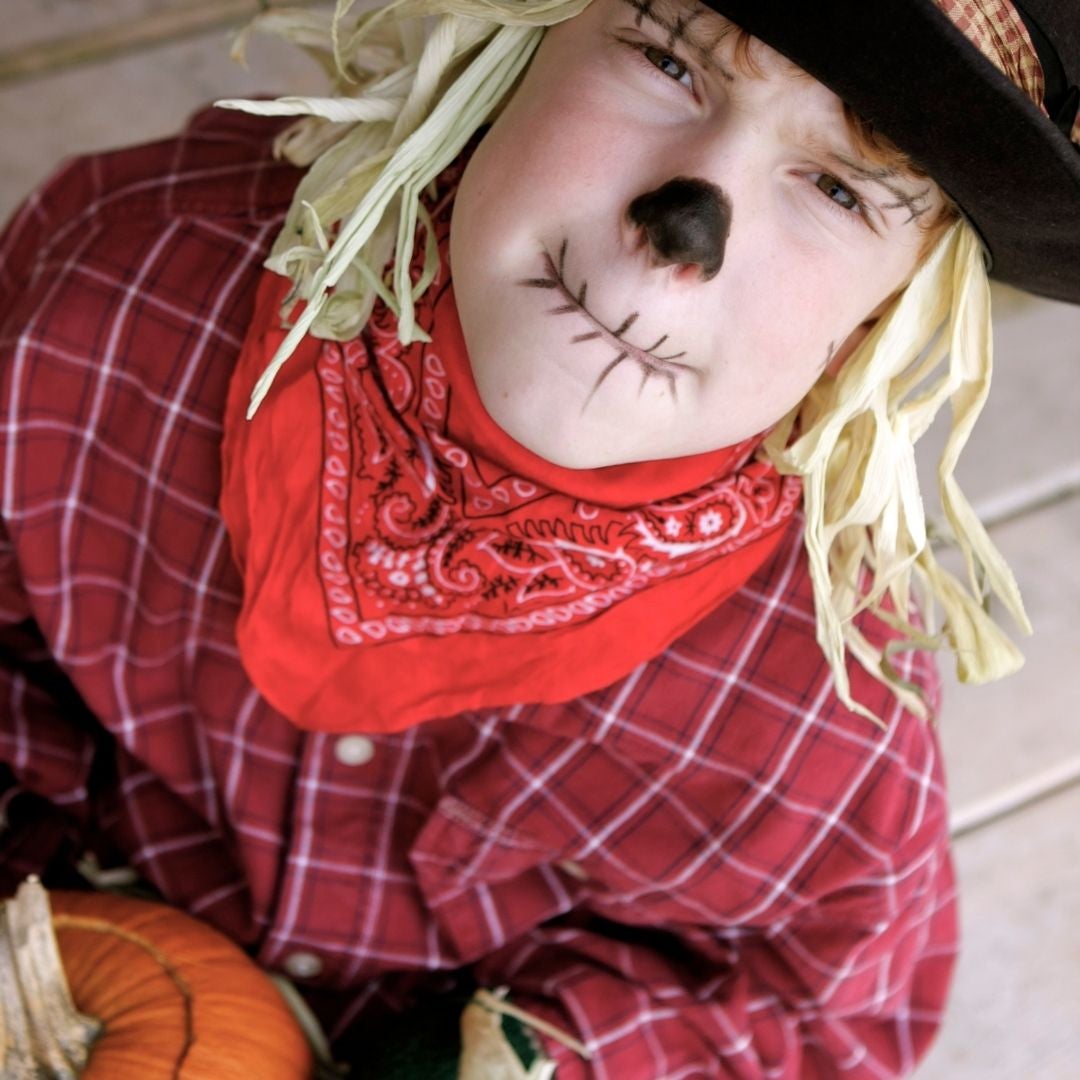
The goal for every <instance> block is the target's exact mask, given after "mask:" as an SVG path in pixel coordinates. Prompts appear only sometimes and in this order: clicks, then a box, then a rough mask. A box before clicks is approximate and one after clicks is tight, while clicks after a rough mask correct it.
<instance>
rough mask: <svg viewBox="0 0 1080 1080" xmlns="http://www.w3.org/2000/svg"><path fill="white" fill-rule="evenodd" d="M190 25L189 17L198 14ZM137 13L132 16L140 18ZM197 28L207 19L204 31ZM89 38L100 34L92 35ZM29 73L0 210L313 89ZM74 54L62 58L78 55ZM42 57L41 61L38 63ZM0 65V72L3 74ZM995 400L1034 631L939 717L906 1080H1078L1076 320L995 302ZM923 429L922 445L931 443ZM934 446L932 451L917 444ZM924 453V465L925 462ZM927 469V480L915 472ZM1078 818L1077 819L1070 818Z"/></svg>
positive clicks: (150, 70) (79, 13) (991, 452)
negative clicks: (922, 1052) (926, 979)
mask: <svg viewBox="0 0 1080 1080" xmlns="http://www.w3.org/2000/svg"><path fill="white" fill-rule="evenodd" d="M245 3H246V4H247V7H249V8H250V9H252V10H254V9H255V8H256V6H257V4H256V0H250V2H247V0H235V2H229V3H226V2H225V0H220V2H218V3H215V4H207V3H205V2H200V0H94V2H93V3H90V2H88V0H4V15H5V20H4V21H5V31H4V37H3V46H2V49H3V50H4V51H5V52H8V51H10V50H16V49H18V50H22V54H23V55H29V54H30V52H29V51H30V50H32V49H35V48H36V47H37V46H40V45H41V44H42V43H50V42H55V41H57V40H58V39H61V38H66V37H69V36H73V35H74V36H76V37H79V40H80V41H81V42H82V43H83V44H84V45H86V46H88V47H91V48H93V47H97V46H99V45H100V44H101V43H102V41H103V40H104V42H105V43H106V44H107V43H108V37H109V35H110V34H112V33H114V32H115V31H116V30H117V28H123V27H128V28H130V26H132V25H139V26H143V25H147V23H146V20H150V25H151V27H153V25H155V24H154V23H153V20H154V19H155V18H157V17H160V16H161V15H162V14H164V15H165V16H167V17H171V16H175V15H176V13H177V10H178V9H183V8H186V9H189V10H188V11H186V12H182V14H185V15H186V16H191V18H189V19H188V22H189V23H190V22H192V21H193V20H197V19H198V18H200V17H203V16H206V15H207V13H209V15H210V16H211V17H213V18H218V17H219V16H220V15H221V13H222V11H226V10H238V9H240V8H242V7H244V5H245ZM200 13H201V14H200ZM140 20H142V21H141V22H140ZM204 25H205V23H204ZM101 35H104V38H103V37H102V36H101ZM161 35H162V36H163V40H162V41H161V42H160V43H158V44H149V43H143V44H142V45H140V46H139V47H138V48H137V49H136V50H135V51H132V52H128V53H126V54H123V55H113V56H111V57H109V58H107V59H102V60H99V61H98V62H95V63H89V64H86V63H81V64H75V63H70V62H69V60H65V59H63V58H62V57H60V58H59V60H58V61H57V62H59V63H60V64H61V65H62V66H60V67H58V68H56V69H54V70H52V71H51V72H49V73H47V74H43V75H39V76H38V77H35V78H33V79H24V80H22V81H8V82H6V83H4V82H0V133H2V141H3V146H4V153H3V155H2V157H0V217H6V216H7V215H8V214H9V213H10V211H11V210H12V209H13V208H14V206H15V204H16V203H17V201H18V199H19V198H20V197H21V196H22V195H23V194H24V193H25V192H26V191H28V190H29V189H30V188H31V187H32V186H33V185H34V184H35V183H37V182H38V181H40V180H41V179H42V178H44V177H45V176H46V175H47V174H48V173H49V172H50V171H51V169H52V168H53V166H54V165H55V164H56V163H57V162H58V161H59V160H60V159H61V158H62V157H64V156H65V155H68V154H72V153H76V152H79V151H84V150H90V149H97V148H101V147H106V146H113V145H119V144H123V143H131V142H137V141H142V140H146V139H150V138H154V137H156V136H160V135H164V134H167V133H169V132H170V131H172V130H174V129H175V128H176V127H177V126H178V125H179V124H180V122H181V121H182V120H183V118H184V116H185V115H186V114H187V113H189V112H190V111H191V110H193V109H194V108H196V107H197V106H199V105H202V104H203V103H205V102H207V101H208V100H210V99H212V98H214V97H217V96H222V95H244V94H253V93H261V94H266V93H274V92H285V91H288V92H293V93H297V92H299V93H303V92H318V91H319V90H320V89H321V88H322V84H321V79H320V77H319V75H318V73H317V71H316V69H315V67H314V65H313V64H312V63H311V62H310V61H308V60H307V58H305V57H303V56H302V55H298V54H293V53H292V52H291V51H290V50H289V49H287V48H285V47H282V46H276V45H274V44H272V43H270V44H268V43H259V44H257V45H255V46H254V47H253V49H252V55H251V70H252V74H245V73H244V72H243V71H241V70H240V69H238V68H236V67H235V66H234V65H232V64H231V63H230V61H229V60H228V58H227V55H226V53H227V49H226V47H225V45H226V40H227V35H226V34H225V32H224V31H222V30H221V29H220V28H214V29H211V30H207V31H205V32H202V33H196V34H191V33H190V32H189V30H185V29H184V28H183V27H182V26H180V25H179V24H178V23H177V22H176V20H175V19H174V20H173V22H172V24H169V22H168V20H166V22H164V23H162V24H161ZM76 51H77V50H76ZM38 55H43V56H44V57H45V60H46V62H48V61H49V57H50V55H51V56H52V57H53V59H54V60H56V59H57V54H56V53H55V51H52V52H50V50H48V49H46V50H44V51H42V52H39V54H38ZM3 72H4V69H3V67H2V58H0V78H2V77H3ZM995 304H996V306H995V311H996V312H997V315H996V319H997V342H998V344H997V350H998V366H997V375H996V379H995V390H994V394H993V395H992V401H991V404H990V405H989V406H988V408H987V411H986V414H985V416H984V419H983V421H982V423H981V426H980V428H979V430H978V431H977V433H976V435H975V436H974V438H973V440H972V443H971V445H970V447H969V449H968V451H967V453H966V460H965V462H964V464H963V468H962V469H961V470H960V477H961V481H962V483H963V484H964V485H965V488H966V490H967V492H968V493H969V495H970V496H971V498H972V499H973V500H974V501H975V503H976V504H977V506H978V507H979V508H980V509H981V510H982V512H983V513H984V514H985V515H986V516H987V517H988V518H989V519H990V520H991V521H998V522H1000V523H999V524H997V525H995V526H994V527H993V529H992V532H993V535H994V537H995V539H996V541H997V542H998V544H999V545H1000V547H1001V548H1002V550H1003V551H1004V553H1005V555H1006V557H1007V558H1008V559H1009V561H1010V563H1011V565H1012V566H1013V568H1014V570H1015V572H1016V575H1017V578H1018V579H1019V582H1020V585H1021V588H1022V590H1023V592H1024V595H1025V599H1026V602H1027V607H1028V612H1029V614H1030V616H1031V619H1032V622H1033V623H1034V624H1035V627H1036V634H1035V636H1034V638H1032V639H1030V640H1029V641H1027V642H1025V643H1024V650H1025V653H1026V655H1027V657H1028V662H1027V665H1026V667H1025V668H1024V670H1023V671H1022V672H1021V673H1020V674H1019V675H1017V676H1015V677H1013V678H1012V679H1010V680H1009V681H1007V682H1006V683H1003V684H998V685H995V686H992V687H985V688H979V689H972V688H961V687H959V686H955V685H952V684H950V686H949V692H948V695H947V699H946V708H945V713H944V717H943V720H942V724H941V730H942V738H943V741H944V745H945V754H946V758H947V763H948V767H949V774H950V785H951V791H952V798H953V819H954V822H955V827H956V832H957V836H956V855H957V862H958V868H959V873H960V882H961V898H962V906H963V916H964V939H965V943H964V953H963V958H962V960H961V963H960V967H959V972H958V976H957V980H956V986H955V991H954V994H953V997H952V1003H951V1009H950V1013H949V1017H948V1021H947V1023H946V1025H945V1028H944V1030H943V1032H942V1035H941V1037H940V1038H939V1040H938V1042H937V1044H936V1046H935V1048H934V1049H933V1051H932V1052H931V1054H930V1057H929V1059H928V1060H927V1062H926V1063H925V1064H924V1066H923V1067H922V1069H921V1070H920V1071H919V1076H920V1077H921V1078H923V1080H997V1078H1001V1080H1006V1078H1008V1080H1014V1078H1019V1080H1026V1078H1028V1077H1038V1078H1040V1080H1075V1078H1076V1077H1080V920H1078V919H1077V918H1076V917H1075V916H1076V914H1077V912H1080V829H1078V828H1077V826H1076V822H1077V821H1078V820H1080V722H1078V716H1077V714H1078V712H1080V708H1078V706H1080V620H1078V619H1077V613H1078V612H1080V558H1078V556H1080V424H1078V418H1080V308H1071V307H1067V306H1065V305H1061V304H1053V303H1050V302H1046V301H1039V300H1034V299H1029V298H1026V297H1023V296H1021V295H1019V294H1017V293H1014V292H1011V291H1009V290H999V291H998V293H997V295H996V298H995ZM933 434H934V433H931V436H930V437H929V439H930V441H931V442H932V438H933ZM928 450H929V451H931V452H932V450H933V446H930V447H929V448H928ZM924 456H925V457H926V458H927V460H929V459H930V457H931V456H932V454H931V453H930V452H928V453H927V454H926V455H924ZM927 475H929V474H927ZM1074 814H1075V815H1077V816H1076V817H1074V816H1073V815H1074Z"/></svg>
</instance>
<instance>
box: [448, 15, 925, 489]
mask: <svg viewBox="0 0 1080 1080" xmlns="http://www.w3.org/2000/svg"><path fill="white" fill-rule="evenodd" d="M646 6H647V7H648V8H649V9H650V10H651V11H652V12H654V13H655V18H653V17H642V15H641V12H640V10H639V8H640V7H646ZM695 9H700V11H699V12H698V14H696V15H695V17H694V18H693V20H692V22H691V24H690V26H691V30H692V32H693V35H694V38H695V42H690V41H688V40H686V37H687V35H686V34H682V35H679V39H678V40H674V41H673V40H672V34H671V28H672V27H673V25H674V20H675V19H676V18H677V17H678V14H679V13H680V12H684V13H686V14H689V13H691V12H693V11H694V10H695ZM731 29H732V27H731V25H730V24H729V23H728V22H727V21H726V20H724V19H723V18H722V17H721V16H719V15H717V14H716V13H715V12H713V11H711V10H710V9H708V8H704V7H703V6H701V5H699V4H697V3H696V0H666V2H664V0H661V2H654V3H653V4H651V5H638V6H634V5H633V4H631V3H629V2H628V0H594V2H593V3H592V4H591V5H590V6H589V7H588V8H587V9H586V10H585V11H584V12H583V13H582V14H581V15H579V16H578V17H577V18H575V19H572V20H570V21H568V22H565V23H562V24H560V25H558V26H556V27H554V28H552V29H551V30H549V31H548V32H547V34H546V35H545V38H544V40H543V42H542V43H541V46H540V48H539V50H538V52H537V54H536V56H535V58H534V60H533V61H532V64H531V66H530V68H529V70H528V72H527V73H526V75H525V78H524V80H523V82H522V83H521V85H520V86H519V88H518V89H517V91H516V92H515V94H514V96H513V98H512V99H511V100H510V102H509V103H508V105H507V107H506V108H505V110H504V111H503V113H502V114H501V115H500V117H499V119H498V120H497V121H496V123H495V124H494V126H493V127H492V129H491V130H490V131H489V132H488V134H487V135H486V136H485V137H484V139H483V141H482V142H481V143H480V146H479V148H478V149H477V151H476V153H475V154H474V156H473V158H472V160H471V161H470V163H469V165H468V167H467V169H466V171H465V175H464V178H463V180H462V183H461V187H460V189H459V191H458V195H457V202H456V205H455V208H454V217H453V222H452V229H451V264H452V271H453V278H454V287H455V291H456V296H457V302H458V307H459V310H460V314H461V322H462V328H463V330H464V334H465V340H466V344H467V346H468V350H469V357H470V361H471V364H472V368H473V372H474V375H475V378H476V382H477V385H478V388H479V391H480V395H481V398H482V399H483V401H484V404H485V406H486V408H487V410H488V411H489V413H490V414H491V416H492V417H493V419H494V420H495V421H496V422H497V423H498V424H499V425H500V426H501V427H502V428H503V429H504V430H505V431H507V432H508V433H509V434H510V435H511V436H513V437H514V438H515V439H517V440H518V441H519V442H520V443H522V444H523V445H525V446H526V447H528V448H529V449H530V450H532V451H534V452H535V453H538V454H540V455H542V456H543V457H545V458H547V459H549V460H551V461H553V462H555V463H557V464H560V465H565V466H568V467H571V468H590V467H597V466H603V465H612V464H618V463H623V462H631V461H642V460H649V459H663V458H672V457H678V456H682V455H686V454H694V453H701V452H704V451H708V450H714V449H718V448H720V447H723V446H729V445H732V444H734V443H736V442H738V441H740V440H741V439H743V438H746V437H747V436H750V435H753V434H756V433H758V432H761V431H764V430H765V429H767V428H768V427H769V426H771V425H772V424H774V423H775V422H776V421H777V420H779V419H780V418H781V417H782V416H784V415H785V414H786V413H787V412H788V410H789V409H790V408H791V407H792V406H794V405H795V404H797V403H798V401H799V400H800V399H801V398H802V397H803V396H804V395H805V394H806V392H807V390H808V389H809V388H810V387H811V386H812V385H813V383H814V381H815V380H816V379H817V377H818V375H819V373H820V372H821V370H822V368H823V367H824V365H825V363H826V362H827V359H831V360H832V363H833V364H834V365H835V364H836V363H838V362H840V361H841V360H842V359H843V358H844V356H845V355H847V354H848V353H850V351H851V349H852V348H853V347H854V345H855V344H856V343H857V341H858V340H859V339H861V336H863V335H864V334H865V328H864V327H863V325H862V324H864V323H865V321H866V320H867V319H868V318H869V317H870V316H871V315H872V313H874V312H875V310H876V309H878V308H879V307H881V306H882V305H883V303H884V302H885V301H886V300H887V299H888V298H889V297H890V296H892V295H893V294H894V293H895V292H896V290H897V289H898V288H900V287H901V286H902V285H903V284H904V283H905V282H906V281H907V280H908V278H909V277H910V275H911V274H912V272H913V271H914V269H915V267H916V264H917V261H918V257H919V252H920V248H921V245H922V241H923V234H922V232H921V231H920V230H919V228H918V227H917V223H916V222H915V220H914V219H913V211H912V208H913V206H917V208H918V209H919V210H920V211H923V210H925V211H927V212H929V213H933V212H935V211H936V210H937V208H938V207H939V206H940V205H941V203H942V200H943V196H942V195H941V192H940V190H939V189H938V188H937V187H936V185H933V184H932V183H928V182H927V181H920V180H918V179H916V178H915V177H913V176H909V175H906V174H904V173H897V174H895V175H892V176H890V177H889V178H888V179H887V180H886V181H882V180H881V179H880V178H879V179H878V180H875V179H872V178H871V177H870V176H869V175H868V171H869V170H872V168H873V166H872V165H871V164H870V163H868V162H865V161H864V160H862V159H861V158H860V157H859V154H858V151H857V150H856V148H855V146H854V144H853V142H852V139H851V136H850V134H849V132H848V126H847V121H846V120H845V118H844V113H843V106H842V104H841V101H840V99H839V98H838V97H837V96H836V95H835V94H833V93H832V91H830V90H828V89H826V87H824V86H823V85H821V84H820V83H818V82H816V81H815V80H814V79H812V78H810V77H809V76H808V75H806V74H805V73H803V72H801V71H799V70H798V69H797V68H794V67H793V66H792V65H791V64H790V63H789V62H788V61H787V60H785V59H784V58H782V57H781V56H779V55H778V54H777V53H775V52H773V51H772V50H771V49H768V48H767V47H765V46H763V45H761V44H760V43H755V50H754V59H755V61H756V64H757V66H758V67H759V68H760V72H761V74H760V77H758V76H752V75H746V74H742V73H741V72H740V71H738V70H736V65H735V64H734V61H733V58H732V52H733V50H734V36H733V35H731V34H730V33H728V31H730V30H731ZM702 40H704V41H705V42H707V43H708V46H709V51H708V52H707V53H706V52H705V51H704V50H703V49H702V48H699V47H698V44H697V42H700V41H702ZM679 177H682V178H689V179H691V180H694V181H702V182H704V183H705V184H706V185H710V186H714V187H715V188H718V189H720V191H722V193H723V196H724V197H726V200H727V202H728V204H729V207H730V219H731V220H730V233H729V235H727V238H726V246H725V248H724V251H723V260H722V263H721V265H720V267H719V269H718V270H717V272H716V273H715V275H714V276H712V277H709V276H708V275H707V274H705V275H703V274H702V272H701V266H700V265H697V264H695V263H692V262H691V263H688V262H684V261H680V258H679V257H676V258H675V260H674V261H673V262H671V261H667V260H664V259H661V258H659V257H658V255H657V253H656V251H655V250H654V247H653V245H652V244H650V243H648V242H646V234H645V232H644V231H643V229H642V228H641V227H640V225H636V224H634V222H633V221H632V220H631V219H630V217H629V216H628V214H627V211H628V208H629V207H630V204H631V203H632V202H633V201H634V200H635V199H637V198H638V197H640V196H643V195H646V194H648V193H651V192H656V191H658V189H661V188H663V187H664V185H665V184H668V183H669V182H670V181H672V180H674V179H675V178H679ZM669 190H670V189H669ZM916 197H918V199H919V200H920V201H918V202H917V203H913V202H912V200H913V199H915V198H916ZM684 255H685V252H684V251H678V252H676V256H684ZM713 268H714V267H713ZM555 311H558V312H560V313H558V314H553V313H552V312H555ZM620 357H622V359H619V358H620Z"/></svg>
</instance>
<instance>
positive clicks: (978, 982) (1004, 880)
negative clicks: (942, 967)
mask: <svg viewBox="0 0 1080 1080" xmlns="http://www.w3.org/2000/svg"><path fill="white" fill-rule="evenodd" d="M1077 821H1080V788H1076V789H1073V790H1072V791H1070V792H1068V793H1066V794H1062V795H1059V796H1057V797H1056V798H1054V799H1051V800H1048V801H1047V802H1044V803H1041V804H1039V805H1037V806H1033V807H1031V808H1029V809H1028V810H1026V811H1024V812H1023V813H1019V814H1016V815H1014V816H1013V817H1011V818H1009V819H1008V820H1007V821H1004V822H999V823H998V824H996V825H994V826H991V827H990V828H987V829H985V830H983V831H981V832H978V833H973V834H971V835H970V836H967V837H964V838H963V839H961V840H960V841H959V842H958V844H957V848H956V857H957V869H958V875H959V878H960V898H961V919H962V924H963V930H962V937H963V942H964V944H963V952H962V955H961V959H960V962H959V964H958V966H957V975H956V979H955V982H954V984H953V994H952V999H951V1002H950V1006H949V1012H948V1015H947V1018H946V1022H945V1025H944V1027H943V1029H942V1033H941V1035H940V1037H939V1039H938V1042H937V1044H936V1045H935V1046H934V1047H933V1049H932V1050H931V1052H930V1055H929V1056H928V1058H927V1060H926V1062H925V1063H924V1065H923V1067H922V1068H921V1069H920V1070H919V1072H918V1080H1076V1078H1077V1077H1078V1076H1080V920H1078V919H1077V913H1078V912H1080V829H1078V828H1077V824H1076V823H1077Z"/></svg>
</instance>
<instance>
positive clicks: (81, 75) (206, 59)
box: [0, 0, 325, 219]
mask: <svg viewBox="0 0 1080 1080" xmlns="http://www.w3.org/2000/svg"><path fill="white" fill-rule="evenodd" d="M5 3H6V0H5ZM231 39H232V34H231V32H229V33H224V32H215V33H212V34H204V35H202V36H200V37H196V38H192V39H190V40H186V41H182V42H178V43H175V44H172V45H167V46H164V47H159V48H154V49H147V50H145V51H142V52H139V53H137V54H134V55H132V56H126V57H123V58H120V59H116V60H113V61H110V62H108V63H104V64H96V65H91V66H88V67H80V68H73V69H71V70H70V71H66V72H64V73H62V74H59V75H53V76H50V77H48V78H46V79H38V80H33V81H30V82H26V83H21V84H18V85H14V86H9V87H6V88H4V89H0V133H2V135H3V140H4V142H3V145H4V148H5V152H4V153H3V154H0V219H6V218H7V217H8V216H9V215H10V213H11V212H12V210H13V209H14V208H15V206H16V205H17V204H18V202H19V200H20V199H21V198H22V197H23V196H24V195H25V194H26V193H27V192H29V191H30V189H31V188H32V187H34V186H35V185H36V184H38V183H40V182H41V181H42V180H43V179H44V178H45V177H46V176H48V175H49V174H50V173H51V172H52V170H53V169H54V168H55V166H56V165H57V164H58V163H59V162H60V161H61V160H62V159H63V158H65V157H67V156H69V155H71V154H78V153H83V152H86V151H90V150H98V149H104V148H106V147H114V146H119V145H126V144H130V143H137V142H144V141H146V140H149V139H154V138H159V137H161V136H164V135H168V134H170V133H171V132H173V131H175V130H176V129H177V128H178V127H179V126H180V125H181V124H182V123H183V121H184V118H185V117H186V116H188V115H189V114H190V113H191V112H192V111H193V110H195V109H197V108H199V107H200V106H202V105H205V104H207V103H208V102H210V101H212V100H213V99H214V98H217V97H223V96H237V97H239V96H252V95H258V94H262V95H273V94H280V93H321V92H323V91H324V90H325V81H324V78H323V76H322V73H321V72H320V70H319V68H318V67H317V65H316V64H315V63H314V61H312V60H311V59H310V58H309V57H307V56H306V55H305V54H304V53H303V52H302V51H301V50H299V49H297V48H295V47H293V46H289V45H286V44H284V43H282V42H280V41H277V40H275V39H269V38H264V37H253V39H252V42H251V48H250V50H249V70H248V71H244V69H243V68H241V67H239V66H238V65H237V64H234V63H233V62H232V61H231V60H230V59H229V55H228V52H229V44H230V41H231Z"/></svg>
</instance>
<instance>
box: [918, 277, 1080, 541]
mask: <svg viewBox="0 0 1080 1080" xmlns="http://www.w3.org/2000/svg"><path fill="white" fill-rule="evenodd" d="M994 313H995V314H994V339H995V365H994V378H993V383H992V386H991V391H990V398H989V400H988V401H987V404H986V408H985V409H984V410H983V414H982V416H981V418H980V419H979V422H978V424H977V426H976V428H975V431H974V433H973V434H972V437H971V440H970V441H969V443H968V445H967V448H966V449H965V451H964V454H963V456H962V457H961V459H960V464H959V466H958V468H957V473H956V475H957V478H958V479H959V481H960V485H961V488H962V489H963V490H964V492H965V493H966V494H967V496H968V498H970V499H971V500H972V501H973V502H975V503H976V504H977V505H978V504H980V503H986V502H987V501H988V500H990V499H993V498H996V497H998V496H1000V495H1002V494H1003V493H1014V492H1015V493H1019V492H1022V491H1023V490H1024V489H1025V488H1028V489H1030V488H1032V487H1037V486H1038V485H1039V484H1040V482H1041V481H1043V480H1044V479H1045V478H1046V477H1047V476H1048V475H1051V474H1060V473H1061V472H1062V471H1063V470H1064V469H1065V468H1066V467H1071V468H1072V470H1073V471H1074V473H1075V471H1076V470H1078V469H1080V422H1078V418H1080V306H1077V305H1074V304H1062V303H1057V302H1054V301H1050V300H1042V299H1037V298H1035V297H1028V296H1025V295H1023V294H1021V293H1018V292H1016V291H1015V290H1012V289H1007V288H1004V287H1000V286H995V288H994ZM942 419H943V418H941V417H939V422H938V423H936V424H935V426H934V427H933V428H932V429H931V430H930V431H929V432H928V433H927V434H926V436H925V438H924V439H923V441H922V442H921V443H920V444H919V455H918V456H919V462H920V466H921V469H920V473H921V476H922V478H923V487H924V490H925V491H926V492H928V493H929V492H931V491H933V490H936V484H935V483H934V481H933V479H932V477H933V464H934V463H935V462H936V461H937V459H938V457H939V456H940V453H941V447H942V445H943V443H944V436H945V427H944V424H943V423H941V420H942ZM928 505H929V503H928ZM1074 550H1075V551H1078V552H1080V537H1078V539H1077V543H1076V545H1075V546H1074Z"/></svg>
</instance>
